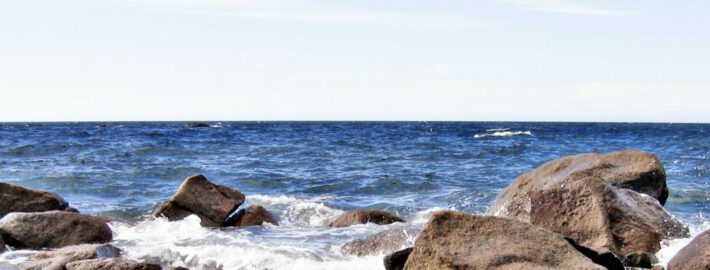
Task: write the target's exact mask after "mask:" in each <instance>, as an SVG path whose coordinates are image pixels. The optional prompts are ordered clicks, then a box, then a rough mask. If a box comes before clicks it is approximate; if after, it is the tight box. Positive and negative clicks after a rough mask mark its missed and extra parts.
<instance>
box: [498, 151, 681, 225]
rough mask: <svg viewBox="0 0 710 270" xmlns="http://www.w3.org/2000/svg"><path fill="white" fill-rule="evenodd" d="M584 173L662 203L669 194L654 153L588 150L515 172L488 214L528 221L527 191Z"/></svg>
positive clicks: (546, 187)
mask: <svg viewBox="0 0 710 270" xmlns="http://www.w3.org/2000/svg"><path fill="white" fill-rule="evenodd" d="M585 177H597V178H600V179H602V180H604V181H605V182H607V183H609V184H611V185H613V186H616V187H619V188H625V189H630V190H634V191H636V192H639V193H643V194H647V195H649V196H651V197H653V198H655V199H657V200H658V201H659V203H660V204H661V205H663V204H664V203H665V202H666V199H667V198H668V187H667V186H666V173H665V170H664V169H663V165H662V164H661V162H660V160H659V159H658V158H657V157H656V156H655V155H653V154H650V153H646V152H640V151H633V150H627V151H620V152H612V153H608V154H596V153H588V154H582V155H577V156H568V157H563V158H560V159H556V160H553V161H550V162H548V163H545V164H544V165H542V166H540V167H537V168H536V169H534V170H532V171H529V172H527V173H524V174H522V175H520V176H518V177H517V178H516V179H515V180H514V181H513V182H512V183H511V184H510V185H508V187H507V188H506V189H505V190H503V191H502V192H501V193H500V194H498V196H496V198H495V200H494V201H493V203H492V204H491V207H490V208H489V214H492V215H496V216H503V217H509V218H515V219H518V220H521V221H525V222H528V221H529V220H530V197H529V194H530V192H532V191H540V190H545V189H548V188H553V187H558V186H561V185H565V184H566V183H570V182H573V181H576V180H579V179H581V178H585Z"/></svg>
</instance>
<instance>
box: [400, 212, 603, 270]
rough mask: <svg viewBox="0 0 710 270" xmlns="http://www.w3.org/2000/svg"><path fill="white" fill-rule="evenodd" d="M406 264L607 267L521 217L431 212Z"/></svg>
mask: <svg viewBox="0 0 710 270" xmlns="http://www.w3.org/2000/svg"><path fill="white" fill-rule="evenodd" d="M404 269H409V270H415V269H462V270H463V269H598V270H602V269H606V268H605V267H603V266H601V265H598V264H595V263H594V262H592V260H591V259H590V258H588V257H586V256H584V255H583V254H582V253H580V252H578V251H577V250H576V249H575V248H574V247H573V246H572V245H570V244H569V243H568V242H567V240H565V239H564V238H563V237H562V236H561V235H558V234H556V233H554V232H550V231H548V230H545V229H543V228H539V227H536V226H533V225H531V224H527V223H522V222H520V221H516V220H511V219H506V218H500V217H491V216H472V215H468V214H464V213H459V212H453V211H442V212H437V213H434V214H432V216H431V217H430V219H429V222H428V223H427V225H426V227H424V230H423V231H422V232H421V233H420V234H419V236H418V237H417V240H416V242H415V244H414V249H413V250H412V253H411V254H410V255H409V258H408V259H407V263H406V265H405V267H404Z"/></svg>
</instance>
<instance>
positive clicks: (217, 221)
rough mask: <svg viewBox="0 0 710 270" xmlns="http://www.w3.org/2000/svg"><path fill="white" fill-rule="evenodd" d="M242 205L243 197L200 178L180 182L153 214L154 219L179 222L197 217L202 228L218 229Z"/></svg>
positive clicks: (228, 188) (222, 186) (195, 176)
mask: <svg viewBox="0 0 710 270" xmlns="http://www.w3.org/2000/svg"><path fill="white" fill-rule="evenodd" d="M242 203H244V194H242V193H241V192H239V191H237V190H235V189H232V188H230V187H227V186H224V185H217V184H214V183H212V182H210V181H209V180H207V178H206V177H205V176H203V175H201V174H198V175H194V176H190V177H188V178H187V179H185V181H183V183H182V185H180V188H178V191H177V192H176V193H175V194H174V195H173V196H172V198H170V200H169V201H167V202H165V203H163V204H162V205H160V207H158V209H156V210H155V211H154V212H153V215H154V216H156V217H166V218H168V220H171V221H173V220H181V219H183V218H185V217H187V216H189V215H193V214H194V215H197V216H199V217H200V219H201V220H202V222H201V224H202V226H205V227H219V226H222V225H223V223H224V222H225V221H226V220H227V217H229V215H230V214H231V213H232V212H234V210H236V209H237V207H239V206H240V205H241V204H242Z"/></svg>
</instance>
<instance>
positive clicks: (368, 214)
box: [328, 210, 404, 227]
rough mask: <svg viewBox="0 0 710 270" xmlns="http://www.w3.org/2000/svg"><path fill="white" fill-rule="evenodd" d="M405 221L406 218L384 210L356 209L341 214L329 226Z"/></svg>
mask: <svg viewBox="0 0 710 270" xmlns="http://www.w3.org/2000/svg"><path fill="white" fill-rule="evenodd" d="M395 222H404V219H402V218H400V217H398V216H396V215H394V214H390V213H387V212H385V211H382V210H355V211H350V212H346V213H343V214H341V215H340V216H338V217H337V218H335V220H333V221H332V222H331V223H330V224H328V226H329V227H348V226H352V225H357V224H366V223H375V224H379V225H384V224H391V223H395Z"/></svg>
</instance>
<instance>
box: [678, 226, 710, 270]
mask: <svg viewBox="0 0 710 270" xmlns="http://www.w3.org/2000/svg"><path fill="white" fill-rule="evenodd" d="M690 269H705V270H708V269H710V230H707V231H704V232H703V233H701V234H699V235H698V236H696V237H695V238H693V240H692V241H690V243H688V245H687V246H685V247H683V248H682V249H681V250H680V251H678V253H677V254H676V255H675V256H674V257H673V259H671V261H670V262H668V270H690Z"/></svg>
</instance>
